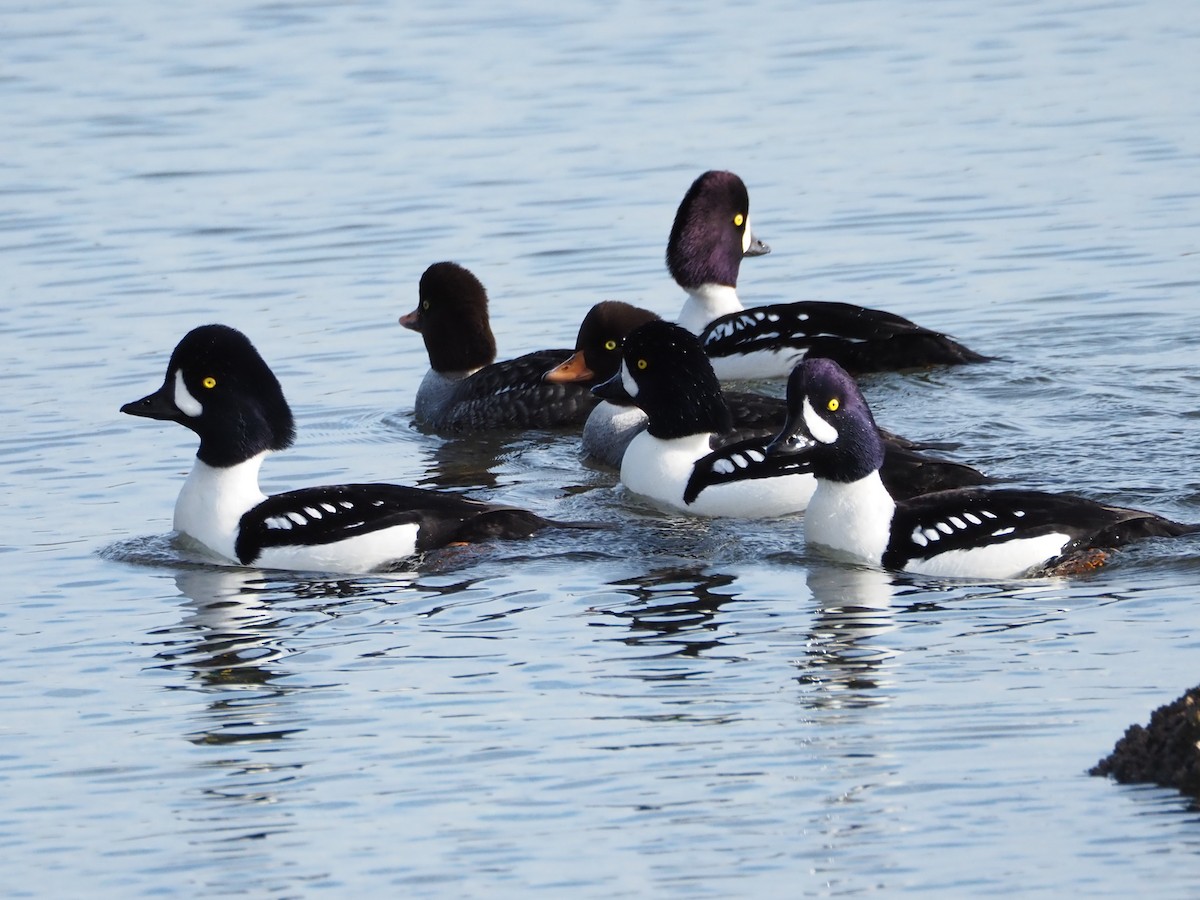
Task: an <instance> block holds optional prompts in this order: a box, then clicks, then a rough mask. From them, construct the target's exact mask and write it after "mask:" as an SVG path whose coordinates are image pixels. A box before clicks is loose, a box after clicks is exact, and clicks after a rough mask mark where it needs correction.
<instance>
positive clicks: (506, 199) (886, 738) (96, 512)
mask: <svg viewBox="0 0 1200 900" xmlns="http://www.w3.org/2000/svg"><path fill="white" fill-rule="evenodd" d="M700 6H701V7H703V4H701V5H700ZM0 33H3V35H4V46H5V50H4V54H3V62H2V63H0V133H3V134H4V135H5V142H4V147H5V151H4V153H3V154H2V155H0V269H2V271H3V272H4V275H5V280H4V281H5V284H4V309H5V312H4V315H2V316H0V332H2V334H3V342H4V343H3V347H4V352H3V360H4V364H3V366H0V410H2V416H3V421H4V422H5V427H4V429H3V433H2V435H0V484H2V485H3V491H4V504H3V508H2V509H0V529H2V530H0V550H2V551H4V552H3V556H2V557H0V559H2V560H3V563H4V577H3V584H4V598H3V604H2V605H0V672H2V673H3V674H2V675H0V734H2V741H0V782H2V784H0V796H2V797H3V799H2V800H0V849H2V855H0V888H3V892H4V893H5V895H7V896H82V895H84V894H86V895H89V896H113V897H116V896H121V897H130V896H150V895H156V896H161V895H164V894H179V895H184V896H227V895H230V894H237V893H242V894H246V895H251V896H281V897H297V896H316V895H325V896H350V895H351V894H354V895H359V896H462V895H467V896H530V895H541V896H545V897H556V898H557V897H563V896H595V897H599V896H604V897H614V896H639V895H640V896H650V895H653V896H689V897H692V896H695V897H707V896H712V897H724V896H731V895H732V896H774V897H783V896H827V895H839V896H844V895H851V896H857V895H863V894H902V893H903V894H910V895H915V896H923V897H924V896H945V897H958V896H963V895H968V894H1012V893H1016V894H1021V895H1025V896H1037V895H1042V896H1052V895H1053V896H1063V895H1068V894H1075V895H1092V896H1096V895H1107V896H1128V895H1132V894H1135V893H1147V892H1148V893H1152V894H1154V895H1155V896H1163V897H1186V896H1190V895H1194V892H1195V886H1196V884H1197V883H1198V882H1197V879H1198V878H1200V858H1198V854H1200V829H1198V827H1197V826H1198V824H1200V822H1198V819H1197V815H1196V814H1195V813H1194V812H1191V811H1189V809H1188V807H1187V805H1186V803H1185V802H1184V801H1182V800H1181V799H1179V798H1178V797H1177V796H1176V795H1175V794H1174V793H1172V792H1170V791H1166V790H1160V789H1153V788H1125V787H1118V786H1116V785H1114V784H1112V783H1110V782H1108V781H1105V780H1102V779H1098V778H1089V777H1087V776H1086V775H1085V774H1084V773H1085V770H1086V769H1087V768H1088V767H1089V766H1090V765H1092V764H1093V763H1094V762H1096V760H1097V759H1099V758H1100V757H1101V756H1103V755H1104V754H1106V753H1107V752H1108V751H1109V750H1110V749H1111V747H1112V744H1113V742H1114V741H1115V740H1116V739H1117V738H1118V737H1119V736H1120V734H1121V733H1122V732H1123V730H1124V729H1125V727H1126V726H1127V725H1129V724H1130V723H1132V722H1135V721H1137V722H1144V721H1146V719H1147V718H1148V716H1149V713H1150V711H1151V710H1152V709H1153V708H1154V707H1156V706H1158V705H1160V704H1162V703H1165V702H1167V701H1169V700H1171V699H1173V698H1175V697H1176V696H1178V695H1179V694H1180V693H1182V692H1183V691H1184V690H1185V689H1186V688H1189V687H1191V686H1193V685H1194V684H1196V683H1197V682H1200V666H1198V665H1197V660H1198V659H1200V653H1198V651H1200V640H1198V638H1197V634H1196V628H1195V623H1196V622H1197V620H1198V617H1197V612H1196V608H1197V604H1198V603H1200V596H1197V595H1198V593H1200V591H1198V589H1197V588H1198V585H1200V561H1198V554H1200V543H1198V542H1196V541H1180V542H1178V543H1175V544H1171V545H1169V546H1164V545H1158V546H1154V545H1147V546H1144V547H1139V548H1138V549H1136V550H1134V551H1132V552H1130V553H1127V554H1125V555H1123V556H1122V557H1120V559H1119V560H1118V561H1117V563H1116V564H1115V565H1113V566H1111V567H1109V568H1107V569H1104V570H1102V571H1100V572H1098V573H1096V574H1094V575H1092V576H1090V577H1086V578H1080V579H1077V580H1073V581H1039V582H1028V583H1013V584H984V585H978V584H945V583H937V582H931V581H928V580H922V579H912V578H891V577H888V576H884V575H882V574H881V573H875V572H869V571H856V570H852V569H846V568H840V567H837V566H834V565H831V564H829V563H824V562H822V561H821V560H820V559H819V558H817V557H814V556H811V555H810V554H809V553H808V552H807V551H806V549H805V546H804V540H803V527H802V523H801V522H800V521H776V522H759V523H739V522H725V521H721V522H711V523H710V522H699V521H688V520H683V519H672V518H669V517H663V516H661V515H658V514H656V513H654V512H653V511H651V510H648V509H646V508H644V507H641V506H639V505H638V504H636V503H635V502H634V501H633V500H632V499H631V498H629V497H628V496H626V495H625V494H623V493H622V492H621V490H620V489H619V488H616V487H614V484H613V479H612V478H611V476H609V475H608V474H606V473H604V472H601V471H597V470H594V469H588V468H584V467H583V466H581V465H580V463H579V461H578V457H577V454H576V451H577V439H576V438H575V437H574V436H573V435H570V434H533V435H524V436H516V437H513V436H509V437H502V438H494V439H487V440H478V441H476V440H467V439H458V440H443V439H440V438H436V437H433V436H429V435H424V434H421V433H420V432H418V431H416V430H415V429H414V428H412V426H411V424H410V418H409V414H410V412H411V407H412V400H413V396H414V393H415V390H416V386H417V383H418V381H419V379H420V377H421V375H422V374H423V372H424V370H425V368H426V360H425V357H424V353H423V348H422V347H421V345H420V343H419V340H418V339H417V338H416V336H415V335H413V334H411V333H408V332H405V331H403V330H402V329H401V328H399V327H398V326H397V325H396V324H395V320H396V318H397V316H399V315H400V314H401V313H404V312H407V311H408V310H410V309H411V308H412V307H413V305H414V303H415V297H416V283H417V279H418V278H419V276H420V274H421V272H422V271H423V270H424V269H425V267H426V266H428V265H429V264H430V263H432V262H435V261H437V260H442V259H454V260H457V261H458V262H460V263H462V264H464V265H466V266H468V267H469V268H471V269H472V270H473V271H475V272H476V274H478V275H479V276H480V278H481V279H482V280H483V281H484V283H485V284H486V285H487V286H488V288H489V292H490V294H491V297H492V314H493V325H494V328H495V331H496V334H497V339H498V342H499V344H500V347H501V352H502V354H504V355H509V356H512V355H517V354H518V353H522V352H525V351H527V350H532V349H537V348H539V347H546V346H569V345H570V344H572V343H573V341H574V335H575V330H576V328H577V327H578V324H579V321H580V319H581V318H582V316H583V314H584V312H585V311H586V310H587V308H588V307H589V306H590V305H591V304H592V303H594V302H596V301H598V300H601V299H605V298H619V299H625V300H630V301H633V302H637V303H640V304H642V305H645V306H649V307H651V308H653V309H655V310H656V311H658V312H660V313H662V314H663V315H666V316H673V315H674V314H675V313H676V312H677V311H678V308H679V307H680V305H681V303H682V298H681V295H680V293H679V291H678V289H677V288H676V287H675V286H674V285H673V284H672V283H671V281H670V279H669V278H668V276H667V274H666V272H665V269H664V266H663V263H662V254H663V250H664V247H665V242H666V236H667V233H668V231H669V229H670V224H671V220H672V218H673V215H674V211H675V207H676V205H677V203H678V202H679V199H680V198H681V197H682V195H683V192H684V190H685V189H686V188H687V186H688V185H689V184H690V182H691V181H692V179H693V178H695V176H696V175H698V174H699V173H700V172H701V171H703V170H705V169H708V168H729V169H733V170H735V171H737V172H738V173H739V174H741V175H742V177H743V178H744V179H745V180H746V182H747V184H748V186H749V189H750V193H751V202H752V209H753V219H754V224H755V231H756V233H757V234H758V236H759V237H761V238H763V239H764V240H766V241H768V242H769V243H770V244H771V245H772V247H773V252H772V253H771V255H769V256H766V257H762V258H759V259H754V260H750V261H748V262H747V263H746V265H745V266H744V267H743V273H742V280H741V285H740V289H741V294H742V296H743V298H744V299H746V300H747V301H748V302H766V301H778V300H784V299H801V298H806V299H836V300H849V301H852V302H858V303H863V304H865V305H870V306H878V307H884V308H887V309H890V310H893V311H895V312H898V313H901V314H903V315H907V316H909V317H911V318H914V319H916V320H917V321H919V322H922V323H923V324H928V325H931V326H934V327H938V328H941V329H943V330H945V331H948V332H950V333H952V334H954V335H955V336H957V337H959V338H960V339H962V340H963V341H964V342H965V343H967V344H968V345H970V346H971V347H973V348H975V349H977V350H980V351H982V352H985V353H989V354H993V355H996V356H998V357H1002V359H1001V360H1000V361H998V362H995V363H991V364H988V365H986V366H979V367H974V368H970V369H968V370H946V371H933V372H929V373H925V374H918V375H907V376H886V377H877V378H874V379H871V380H870V381H869V382H867V383H866V385H865V386H866V389H867V392H868V394H869V398H870V399H871V401H872V403H873V404H874V406H875V407H876V410H877V413H878V417H879V418H880V420H881V421H882V422H883V423H884V424H886V425H888V426H889V427H891V428H893V429H894V430H897V431H899V432H901V433H903V434H906V435H909V436H912V437H927V438H940V439H945V440H950V441H954V442H957V443H958V444H959V448H958V450H957V451H956V453H957V454H958V455H959V457H960V458H964V459H967V460H969V461H971V462H972V463H974V464H976V465H978V466H980V467H982V468H985V469H987V470H988V471H990V472H993V473H995V474H998V475H1001V476H1007V477H1011V478H1013V479H1015V480H1018V481H1020V483H1023V484H1029V485H1034V486H1038V487H1048V488H1052V489H1064V490H1072V491H1075V492H1078V493H1081V494H1085V495H1087V496H1091V497H1095V498H1100V499H1110V500H1115V501H1120V502H1123V503H1126V504H1131V505H1139V506H1146V507H1150V508H1153V509H1155V510H1158V511H1161V512H1163V513H1166V514H1168V515H1172V516H1174V517H1177V518H1181V519H1188V520H1193V521H1194V520H1197V519H1200V476H1198V475H1197V471H1198V469H1197V460H1198V458H1200V457H1198V455H1197V449H1196V448H1197V447H1198V446H1200V377H1198V375H1197V363H1198V362H1200V350H1198V347H1200V342H1198V340H1197V337H1196V336H1197V334H1200V303H1198V302H1197V293H1198V288H1200V271H1198V266H1200V243H1198V238H1197V235H1198V234H1200V229H1198V228H1197V226H1198V225H1200V213H1198V212H1197V210H1198V209H1200V202H1198V201H1200V187H1198V185H1200V151H1198V149H1197V148H1198V147H1200V91H1197V90H1196V68H1195V61H1196V58H1197V55H1198V54H1200V7H1197V6H1194V5H1190V4H1179V3H1168V2H1165V0H1164V2H1150V3H1145V4H1135V3H1123V2H1114V3H1102V4H1091V3H1089V4H1083V3H1080V4H1064V3H1050V4H1046V3H1040V2H1039V3H1034V2H1025V3H1020V2H1018V3H1007V4H1001V5H990V6H988V5H980V4H976V3H968V2H961V0H947V2H940V3H932V4H910V3H898V2H885V0H865V2H848V3H842V2H838V3H832V2H830V3H800V4H796V3H788V2H782V0H749V2H745V3H740V4H737V5H735V6H732V7H727V8H718V7H716V6H714V7H713V8H712V9H704V8H697V5H696V4H671V3H661V4H654V3H651V4H634V3H618V4H615V5H614V4H610V3H604V4H601V3H592V4H576V5H574V6H572V5H571V4H550V3H539V2H525V3H516V4H507V5H505V6H504V7H500V6H496V5H494V4H486V3H481V2H477V0H466V2H464V3H459V4H450V5H449V6H445V5H443V6H442V7H439V6H438V5H437V4H434V5H429V4H425V5H420V4H384V3H345V4H342V3H323V2H311V3H288V2H280V3H269V4H251V3H229V2H214V3H205V4H191V5H186V4H185V5H179V4H160V3H147V2H136V0H129V2H124V3H99V2H94V0H81V2H75V3H59V2H56V0H48V2H45V3H38V4H5V5H4V6H3V7H0ZM208 321H221V322H225V323H227V324H230V325H234V326H237V327H239V328H241V329H243V330H244V331H246V332H247V333H248V334H249V335H250V336H251V338H252V339H253V340H254V341H255V342H256V343H257V345H258V346H259V348H260V349H261V351H262V352H263V354H264V356H265V357H266V358H267V360H268V361H269V362H270V363H271V364H272V365H273V367H274V368H275V369H276V371H277V373H278V374H279V376H280V378H281V380H282V382H283V384H284V388H285V390H286V391H287V393H288V395H289V398H290V399H291V401H292V404H293V407H294V408H295V411H296V413H297V419H298V426H299V432H300V438H299V441H298V443H297V446H296V447H295V448H294V449H293V450H291V451H289V452H287V453H285V454H280V455H279V456H278V457H277V458H274V459H272V460H270V461H269V462H268V463H267V465H266V467H265V471H264V478H263V481H264V487H266V488H267V489H268V490H282V489H285V488H288V487H295V486H301V485H304V484H311V483H320V482H328V481H337V480H370V479H375V480H394V481H400V482H407V483H417V484H425V485H435V486H444V487H447V488H452V489H465V490H468V491H469V492H470V493H471V494H472V495H473V496H477V497H481V498H485V499H493V498H494V499H500V500H504V501H506V502H511V503H518V504H522V505H527V506H529V507H532V508H535V509H538V510H539V511H543V512H545V513H547V514H550V515H553V516H558V517H564V518H572V519H586V520H599V521H605V522H611V523H617V524H618V525H619V526H620V527H619V528H617V529H614V530H613V531H610V532H605V533H604V535H603V537H601V538H598V537H597V536H596V535H593V534H591V533H587V534H578V533H563V534H558V535H551V536H548V537H544V538H540V539H538V540H535V541H532V542H527V543H519V544H507V545H504V544H501V545H496V546H493V547H487V548H482V549H480V548H474V549H469V550H464V549H459V550H452V551H447V552H445V553H442V554H439V555H437V556H436V557H435V558H432V559H430V560H427V561H426V562H425V563H424V564H423V565H421V566H420V567H419V568H418V569H416V570H415V571H413V572H408V573H396V574H393V575H388V576H379V577H363V578H332V577H314V578H305V577H300V576H296V575H293V574H281V573H264V572H253V571H242V570H233V569H216V568H212V567H209V566H204V565H199V564H196V563H194V562H191V561H189V559H188V557H187V554H186V553H185V552H183V551H181V550H180V549H179V548H177V547H176V546H175V545H174V543H173V542H172V540H171V538H170V536H169V531H170V521H171V509H172V505H173V503H174V499H175V496H176V493H177V492H178V489H179V486H180V483H181V480H182V477H183V475H184V473H185V472H186V471H187V469H188V468H189V466H190V461H191V456H192V454H193V453H194V449H195V447H194V439H193V437H192V435H191V434H190V433H188V432H186V431H185V430H184V429H181V428H174V427H172V426H168V425H164V424H161V423H153V422H147V421H145V420H135V419H132V418H129V417H123V416H120V415H119V414H118V413H117V409H118V407H119V406H120V405H121V404H122V403H124V402H127V401H129V400H133V399H136V398H137V397H140V396H142V395H143V394H145V393H147V392H149V391H150V390H152V389H153V388H155V387H157V385H158V384H159V383H160V379H161V377H162V372H163V370H164V368H165V365H166V360H167V357H168V355H169V353H170V351H171V348H172V347H173V346H174V344H175V342H176V341H177V340H178V339H179V337H181V336H182V335H183V334H184V333H185V332H186V331H187V330H188V329H189V328H191V327H193V326H195V325H197V324H201V323H204V322H208ZM765 388H766V389H768V390H779V386H778V385H767V386H765Z"/></svg>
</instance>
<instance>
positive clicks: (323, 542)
mask: <svg viewBox="0 0 1200 900" xmlns="http://www.w3.org/2000/svg"><path fill="white" fill-rule="evenodd" d="M121 412H122V413H126V414H128V415H131V416H138V417H141V418H147V419H157V420H160V421H166V422H178V423H179V424H180V425H183V426H184V427H185V428H188V429H190V430H191V431H193V432H195V433H196V435H197V436H198V437H199V439H200V447H199V450H198V451H197V453H196V459H195V462H194V463H193V465H192V470H191V472H190V473H189V474H188V476H187V479H186V480H185V481H184V483H183V487H182V489H181V490H180V492H179V497H178V499H177V500H176V502H175V517H174V528H175V531H176V532H177V533H178V534H179V535H181V536H182V537H183V538H184V539H185V540H186V541H188V542H189V543H192V544H195V545H198V546H199V547H201V548H203V549H204V550H206V551H208V553H209V554H211V555H213V556H214V557H215V559H216V560H219V561H220V562H221V563H222V564H228V565H239V566H246V567H254V568H262V569H285V570H302V571H313V572H337V573H364V572H372V571H377V570H380V569H384V568H388V567H391V566H393V565H395V564H397V563H400V562H401V561H403V560H406V559H409V558H411V557H414V556H416V555H418V554H420V553H424V552H426V551H429V550H434V549H437V548H441V547H445V546H448V545H451V544H460V543H465V544H473V543H476V542H480V541H484V540H488V539H492V538H524V537H529V536H531V535H533V534H535V533H537V532H539V531H542V530H543V529H546V528H549V527H552V526H554V525H555V524H556V523H553V522H551V521H550V520H548V519H544V518H542V517H541V516H538V515H536V514H534V513H532V512H529V511H526V510H523V509H519V508H515V507H508V506H497V505H492V504H489V503H483V502H480V501H478V500H472V499H469V498H466V497H462V496H459V495H457V494H450V493H444V492H439V491H433V490H427V489H424V488H416V487H408V486H405V485H397V484H372V483H368V484H337V485H325V486H320V487H308V488H301V489H299V490H294V491H288V492H286V493H281V494H274V495H272V496H267V495H265V494H264V493H263V492H262V490H261V489H260V488H259V485H258V475H259V469H260V467H261V466H262V463H263V460H264V459H265V458H266V457H267V455H268V454H270V453H272V452H275V451H279V450H285V449H287V448H288V447H290V446H291V445H292V443H293V442H294V440H295V434H296V430H295V422H294V419H293V416H292V412H291V408H290V407H289V405H288V402H287V400H286V399H285V397H284V395H283V390H282V388H281V387H280V384H279V380H278V379H277V378H276V377H275V374H274V373H273V372H272V371H271V368H270V367H269V366H268V365H267V363H266V362H265V361H264V360H263V358H262V356H261V355H260V354H259V352H258V350H257V348H256V347H255V346H254V344H252V343H251V342H250V339H249V338H247V337H246V335H244V334H243V333H242V332H240V331H238V330H237V329H235V328H231V327H229V326H227V325H220V324H211V325H202V326H200V327H197V328H194V329H192V330H191V331H189V332H188V333H187V334H186V335H185V336H184V337H183V339H182V340H180V341H179V343H178V344H177V345H176V347H175V349H174V351H173V352H172V353H171V357H170V361H169V362H168V363H167V371H166V377H165V379H164V381H163V383H162V386H161V387H159V388H158V389H157V390H156V391H154V392H153V393H151V394H148V395H146V396H145V397H143V398H142V399H140V400H135V401H133V402H132V403H126V404H125V405H124V406H122V407H121Z"/></svg>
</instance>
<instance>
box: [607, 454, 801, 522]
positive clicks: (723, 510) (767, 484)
mask: <svg viewBox="0 0 1200 900" xmlns="http://www.w3.org/2000/svg"><path fill="white" fill-rule="evenodd" d="M709 437H710V436H709V435H707V434H697V435H690V436H688V437H684V438H674V439H672V440H660V439H659V438H656V437H654V436H652V435H651V434H649V433H648V432H642V433H641V434H639V435H638V436H637V437H635V438H634V439H633V441H631V442H630V444H629V447H628V449H627V450H626V451H625V457H624V459H623V460H622V462H621V481H622V483H624V485H625V487H627V488H628V489H629V490H631V491H633V492H634V493H636V494H640V495H641V496H643V497H645V498H646V499H648V500H650V501H652V502H653V503H654V504H655V505H656V506H658V507H660V508H664V509H670V510H674V511H677V512H683V513H688V514H689V515H695V516H729V517H733V518H741V519H760V518H771V517H774V516H785V515H791V514H793V513H798V512H803V511H804V509H805V507H807V506H808V501H809V498H810V497H811V496H812V493H813V491H814V490H815V489H816V479H814V478H813V477H812V476H811V475H784V476H780V477H779V478H755V479H747V480H746V481H734V482H728V483H725V484H718V485H713V486H712V487H709V488H705V489H704V490H703V491H701V492H700V496H699V497H697V498H696V500H695V502H694V503H692V504H690V505H688V504H685V503H684V502H683V492H684V490H685V488H686V487H687V483H688V479H690V478H691V477H692V470H693V468H694V467H695V464H696V460H698V459H700V458H701V457H703V456H707V455H708V454H709V452H710V451H711V448H710V446H709Z"/></svg>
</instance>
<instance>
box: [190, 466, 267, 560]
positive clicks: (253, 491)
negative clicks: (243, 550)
mask: <svg viewBox="0 0 1200 900" xmlns="http://www.w3.org/2000/svg"><path fill="white" fill-rule="evenodd" d="M266 455H267V454H266V452H263V453H260V454H259V455H258V456H255V457H252V458H251V459H248V460H246V461H245V462H244V463H239V464H238V465H236V466H230V467H228V468H215V467H213V466H210V465H208V464H207V463H203V462H201V461H200V460H199V459H197V460H196V462H195V464H194V465H193V466H192V471H191V472H190V473H189V474H188V477H187V480H186V481H185V482H184V483H183V488H182V489H181V490H180V491H179V499H177V500H176V501H175V530H176V531H178V532H179V533H180V534H182V535H185V536H187V537H189V538H191V539H192V540H194V541H197V542H198V543H200V544H202V545H204V546H205V547H207V548H208V549H209V550H211V551H212V552H214V553H216V554H217V555H218V556H221V557H224V558H225V559H226V560H228V561H230V562H236V561H237V554H236V553H234V549H233V548H234V542H235V541H236V540H237V527H238V522H240V521H241V518H242V515H243V514H245V512H246V511H247V510H249V509H252V508H254V507H255V506H258V504H260V503H262V502H263V500H265V499H267V498H266V495H264V494H263V492H262V491H261V490H259V487H258V470H259V468H261V466H262V461H263V459H264V458H265V457H266Z"/></svg>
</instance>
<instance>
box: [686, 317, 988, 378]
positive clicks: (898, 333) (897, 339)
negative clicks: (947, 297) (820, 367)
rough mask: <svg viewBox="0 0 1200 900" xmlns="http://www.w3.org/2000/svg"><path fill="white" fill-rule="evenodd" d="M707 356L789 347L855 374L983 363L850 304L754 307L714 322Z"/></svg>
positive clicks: (704, 338)
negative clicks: (832, 361) (804, 351)
mask: <svg viewBox="0 0 1200 900" xmlns="http://www.w3.org/2000/svg"><path fill="white" fill-rule="evenodd" d="M700 342H701V344H703V346H704V352H705V353H707V354H708V355H709V356H711V357H714V358H718V357H725V356H737V355H740V354H746V353H755V352H760V351H767V350H775V349H779V348H781V347H788V348H792V349H796V350H806V351H807V355H808V356H813V357H824V358H826V359H833V360H835V361H836V362H837V363H838V364H839V365H841V367H842V368H844V369H845V370H846V371H847V372H850V373H851V374H863V373H865V372H888V371H895V370H896V369H906V368H919V367H924V366H933V365H956V364H959V363H969V362H983V361H986V360H987V359H989V357H985V356H982V355H980V354H978V353H976V352H974V351H973V350H970V349H968V348H967V347H964V346H963V345H962V344H960V343H958V342H957V341H955V340H953V339H952V338H949V337H947V336H946V335H944V334H942V333H940V332H937V331H931V330H930V329H928V328H923V327H921V326H920V325H917V324H916V323H914V322H911V321H909V320H908V319H905V318H904V317H902V316H897V315H895V314H893V313H889V312H884V311H882V310H877V309H866V308H865V307H861V306H854V305H852V304H849V303H826V302H817V301H811V302H800V303H778V304H773V305H770V306H755V307H750V308H749V309H747V310H745V311H744V312H737V313H730V314H728V315H725V316H721V317H720V318H718V319H715V320H714V321H712V322H711V323H709V325H708V327H707V328H705V329H704V331H703V332H701V334H700Z"/></svg>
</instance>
